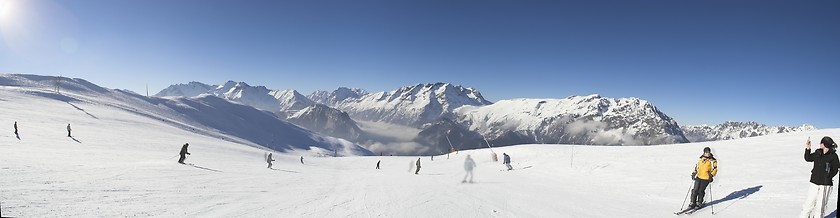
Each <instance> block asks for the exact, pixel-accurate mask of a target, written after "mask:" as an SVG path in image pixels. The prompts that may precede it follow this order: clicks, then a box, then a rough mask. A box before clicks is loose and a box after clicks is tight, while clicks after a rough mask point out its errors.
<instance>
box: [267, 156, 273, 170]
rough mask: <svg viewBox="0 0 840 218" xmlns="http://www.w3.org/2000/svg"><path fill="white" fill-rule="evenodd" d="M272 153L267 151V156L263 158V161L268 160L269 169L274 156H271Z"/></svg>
mask: <svg viewBox="0 0 840 218" xmlns="http://www.w3.org/2000/svg"><path fill="white" fill-rule="evenodd" d="M272 155H273V154H272V153H268V157H266V158H265V162H268V168H269V169H271V165H272V164H273V163H272V162H274V158H272V157H271V156H272Z"/></svg>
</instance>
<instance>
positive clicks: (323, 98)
mask: <svg viewBox="0 0 840 218" xmlns="http://www.w3.org/2000/svg"><path fill="white" fill-rule="evenodd" d="M367 94H368V92H367V91H365V90H364V89H355V88H354V89H351V88H346V87H339V88H338V89H336V90H335V91H332V92H328V91H315V92H312V94H309V95H308V96H306V97H307V98H309V99H311V100H312V101H314V102H316V103H319V104H325V105H336V104H338V103H339V102H343V101H344V100H347V99H359V98H361V97H362V96H364V95H367Z"/></svg>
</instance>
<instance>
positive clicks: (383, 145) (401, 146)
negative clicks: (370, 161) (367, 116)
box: [358, 121, 431, 155]
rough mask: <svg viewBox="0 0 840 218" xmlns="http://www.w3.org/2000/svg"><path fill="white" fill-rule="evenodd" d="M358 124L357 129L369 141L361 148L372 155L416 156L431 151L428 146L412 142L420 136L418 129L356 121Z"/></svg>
mask: <svg viewBox="0 0 840 218" xmlns="http://www.w3.org/2000/svg"><path fill="white" fill-rule="evenodd" d="M358 124H359V128H361V129H362V131H364V132H365V133H366V134H367V135H368V138H369V141H368V142H366V143H362V146H364V147H365V148H367V149H368V150H370V151H372V152H373V153H374V154H377V155H378V154H380V153H382V154H384V155H416V154H422V153H426V152H428V151H429V149H431V148H430V147H428V146H425V145H422V144H420V143H417V142H414V141H413V140H414V138H415V137H417V135H418V134H420V131H421V130H420V129H417V128H413V127H409V126H403V125H396V124H389V123H377V122H365V121H358Z"/></svg>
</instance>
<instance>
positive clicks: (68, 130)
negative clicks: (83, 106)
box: [67, 123, 73, 137]
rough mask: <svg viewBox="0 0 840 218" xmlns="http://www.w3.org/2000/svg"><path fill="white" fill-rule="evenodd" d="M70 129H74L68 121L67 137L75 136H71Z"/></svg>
mask: <svg viewBox="0 0 840 218" xmlns="http://www.w3.org/2000/svg"><path fill="white" fill-rule="evenodd" d="M70 130H72V129H70V124H69V123H68V124H67V137H73V136H70Z"/></svg>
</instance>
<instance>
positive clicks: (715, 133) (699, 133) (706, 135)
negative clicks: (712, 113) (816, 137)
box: [682, 121, 817, 142]
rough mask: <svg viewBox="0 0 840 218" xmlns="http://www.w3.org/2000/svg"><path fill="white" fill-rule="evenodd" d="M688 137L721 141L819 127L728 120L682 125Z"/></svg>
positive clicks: (696, 140)
mask: <svg viewBox="0 0 840 218" xmlns="http://www.w3.org/2000/svg"><path fill="white" fill-rule="evenodd" d="M682 129H683V132H684V133H685V136H686V138H688V140H689V141H691V142H705V141H720V140H730V139H740V138H747V137H755V136H763V135H770V134H779V133H789V132H800V131H811V130H816V129H817V128H816V127H814V126H812V125H809V124H803V125H801V126H799V127H788V126H768V125H765V124H759V123H756V122H734V121H727V122H724V123H722V124H718V125H714V126H709V125H697V126H690V125H689V126H682Z"/></svg>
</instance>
